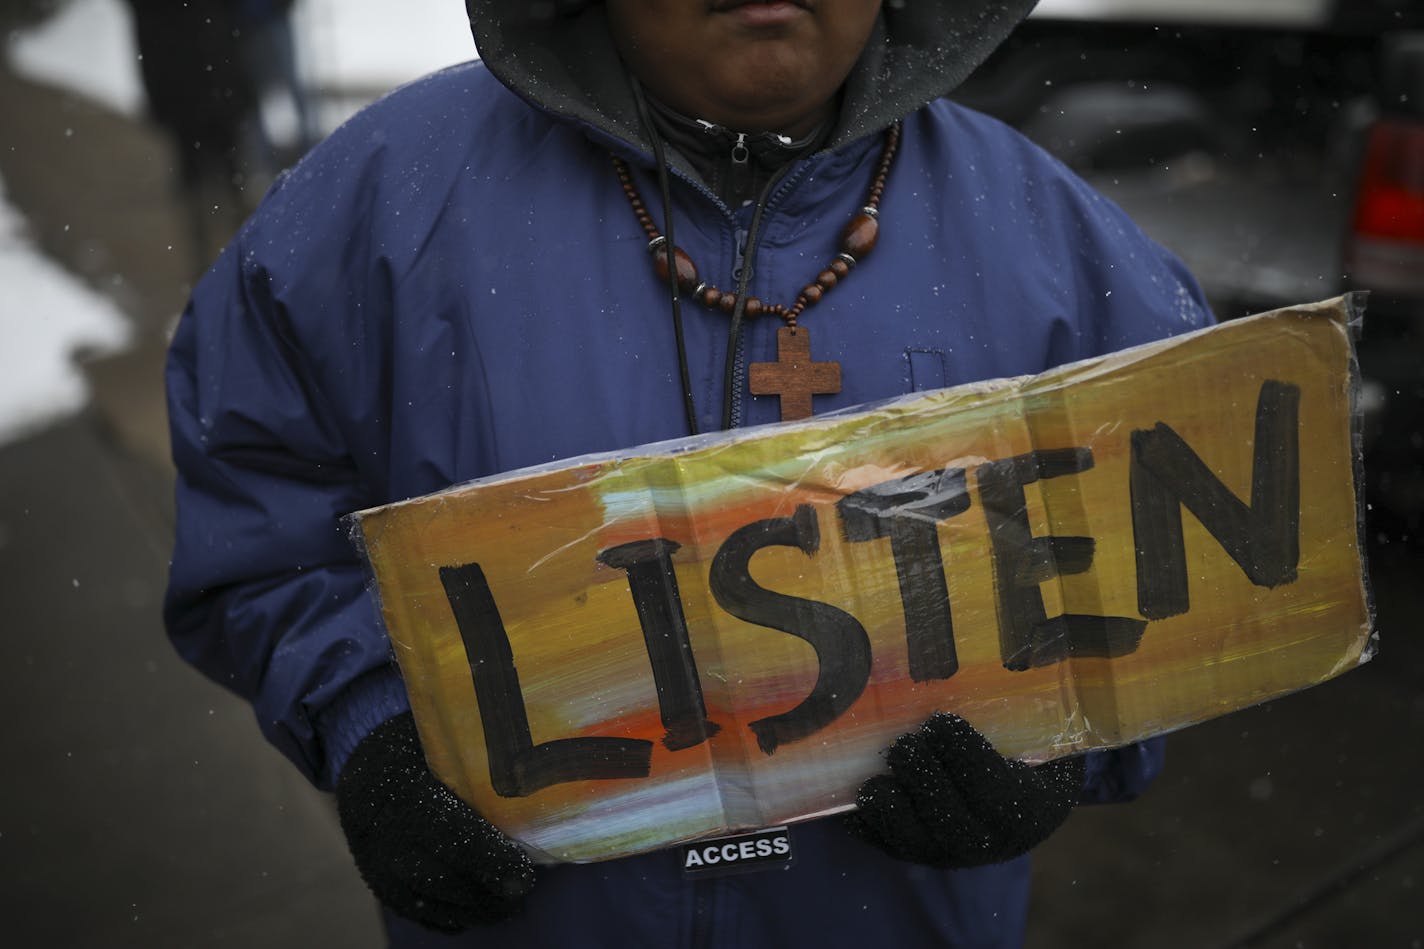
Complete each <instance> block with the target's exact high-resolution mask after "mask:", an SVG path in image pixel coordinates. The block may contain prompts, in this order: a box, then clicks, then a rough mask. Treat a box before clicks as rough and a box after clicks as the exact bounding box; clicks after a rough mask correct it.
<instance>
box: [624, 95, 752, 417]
mask: <svg viewBox="0 0 1424 949" xmlns="http://www.w3.org/2000/svg"><path fill="white" fill-rule="evenodd" d="M631 81H632V85H633V98H634V100H635V101H636V102H637V104H638V121H639V122H641V123H642V124H643V130H644V131H645V132H647V134H648V139H649V141H650V142H652V145H653V160H654V161H655V162H656V164H657V166H658V188H659V190H660V191H661V192H662V198H663V237H664V238H665V240H664V241H663V245H662V247H661V248H659V249H660V250H661V251H662V252H664V253H666V254H667V267H668V287H669V288H671V289H670V293H671V299H672V331H673V336H674V337H676V339H677V369H678V374H679V375H680V376H681V378H682V408H683V412H685V413H686V415H687V431H688V434H690V435H696V434H698V428H697V405H696V403H695V402H694V401H693V398H692V372H691V370H690V369H689V368H688V365H687V341H686V339H685V338H684V337H683V333H682V296H681V294H679V293H678V286H677V258H676V256H675V255H674V254H673V250H674V248H676V247H677V245H676V244H675V243H673V238H672V185H671V182H670V181H669V179H668V170H667V158H666V156H665V155H664V153H663V142H662V138H661V137H660V136H659V135H658V130H657V129H656V128H655V127H654V126H653V118H652V116H651V115H650V114H649V113H648V103H647V101H646V100H645V99H644V98H643V87H642V84H641V83H639V82H638V80H636V79H633V80H631ZM738 306H740V302H739V303H738ZM722 427H723V428H726V427H727V425H726V424H725V423H724V424H723V426H722Z"/></svg>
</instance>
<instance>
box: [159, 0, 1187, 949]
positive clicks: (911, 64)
mask: <svg viewBox="0 0 1424 949" xmlns="http://www.w3.org/2000/svg"><path fill="white" fill-rule="evenodd" d="M1031 6H1032V2H1031V0H1007V2H985V0H916V2H903V0H883V2H882V0H794V2H786V0H773V2H749V0H606V2H602V3H596V2H595V3H590V2H577V0H575V2H558V3H554V2H545V3H531V2H528V0H469V2H468V3H467V8H468V11H469V14H470V18H471V23H472V27H473V30H474V34H475V39H476V43H477V45H478V48H479V51H480V53H481V56H482V59H483V61H482V62H478V63H472V64H468V65H465V66H460V67H456V68H452V69H447V70H444V71H442V72H439V73H437V74H434V75H432V76H430V77H427V78H425V79H423V80H420V81H418V82H415V83H413V84H411V85H409V86H407V87H405V88H403V89H401V90H399V91H397V92H395V93H393V94H392V95H390V96H388V97H387V98H385V99H383V100H382V101H381V102H379V103H376V104H375V105H373V106H371V107H370V108H368V109H366V110H365V111H363V112H362V113H360V114H359V115H357V116H356V117H355V118H354V119H352V120H351V121H350V122H348V123H347V124H346V125H345V126H343V127H342V128H341V129H339V130H338V131H337V132H336V133H334V134H333V135H332V136H331V138H330V139H329V140H328V141H326V142H325V143H323V144H322V145H321V146H319V147H318V148H316V149H315V150H314V151H313V152H312V153H311V154H310V155H308V156H307V157H306V158H305V159H304V160H303V161H302V162H301V164H300V165H298V166H297V167H296V168H295V169H294V170H293V171H292V172H291V173H289V174H288V175H287V176H286V177H285V178H284V179H283V180H282V181H281V182H279V184H278V185H277V186H276V187H274V189H273V191H272V193H271V194H269V195H268V197H267V198H266V199H265V201H264V202H263V205H262V207H261V208H260V209H259V211H258V212H257V213H256V214H255V215H254V216H253V218H252V219H251V220H250V221H249V222H248V223H247V225H246V226H245V227H244V229H243V231H242V232H241V233H240V234H239V236H238V237H237V239H236V240H235V241H234V243H233V245H232V246H230V247H229V248H228V249H227V250H226V251H225V252H224V253H223V255H222V256H221V257H220V258H219V259H218V260H217V262H216V263H215V264H214V266H213V268H212V269H211V271H210V272H209V273H208V275H207V276H206V278H205V279H204V280H203V281H202V282H201V283H200V284H199V286H198V287H197V288H196V289H195V291H194V294H193V298H192V301H191V303H190V306H189V308H188V310H187V312H186V313H185V315H184V318H183V320H182V322H181V324H180V326H179V329H178V332H177V334H176V336H175V339H174V342H173V347H172V351H171V356H170V362H169V369H168V384H169V392H170V406H171V412H172V425H173V445H174V458H175V461H176V463H177V466H178V471H179V485H178V537H177V547H176V550H175V553H174V558H173V568H172V577H171V584H170V589H169V593H168V598H167V602H166V619H167V623H168V628H169V631H170V635H171V636H172V638H173V640H174V642H175V644H176V645H177V647H178V649H179V650H180V651H181V652H182V653H183V654H184V655H185V656H186V657H187V658H188V659H189V660H190V661H192V662H193V663H194V664H196V665H197V666H198V667H199V668H201V669H203V670H204V671H205V672H206V673H207V674H209V675H210V676H212V677H213V678H215V679H216V680H218V681H219V682H222V683H224V684H226V685H228V686H230V687H231V688H233V689H235V690H237V691H238V692H240V693H241V694H243V695H244V696H246V697H248V698H249V699H250V700H251V701H252V702H253V704H254V707H255V709H256V712H257V716H258V719H259V722H260V724H261V726H262V727H263V730H264V732H265V733H266V734H267V736H268V737H269V738H270V739H271V740H272V741H273V742H274V744H276V745H277V747H278V748H280V749H281V750H282V751H283V752H284V753H286V754H287V755H288V756H289V757H290V758H291V759H292V760H293V761H294V762H295V763H296V765H297V766H298V767H299V768H301V769H302V771H303V772H304V773H305V774H306V775H307V776H308V777H309V778H310V779H311V780H312V781H314V782H315V783H316V784H317V785H318V786H320V787H323V788H331V789H335V791H336V794H337V800H338V804H339V807H340V810H341V814H342V821H343V826H344V828H345V830H346V833H347V836H348V840H349V842H350V845H351V849H352V852H353V855H354V857H355V859H356V862H357V864H358V866H359V867H360V869H361V872H362V874H363V876H364V877H365V878H366V880H367V882H368V883H370V885H371V886H372V889H373V890H374V891H375V893H376V894H377V896H379V897H380V899H381V901H382V903H383V904H384V906H385V907H386V909H387V914H386V920H387V926H388V931H389V934H390V938H391V941H392V944H394V945H402V946H406V945H410V946H413V945H447V944H448V945H464V944H470V945H474V944H478V945H481V946H495V945H511V946H513V945H519V946H528V945H546V944H567V945H578V946H592V945H610V946H611V945H617V946H620V947H621V946H628V945H658V946H661V945H683V944H686V945H728V946H731V945H735V946H739V947H754V946H786V945H820V946H840V945H846V946H849V945H862V944H864V945H882V944H896V945H927V944H941V945H954V946H1011V945H1016V944H1017V943H1018V942H1019V941H1021V939H1022V936H1023V931H1024V916H1025V912H1026V906H1027V887H1028V878H1029V871H1028V866H1027V862H1026V858H1025V857H1024V855H1025V854H1026V853H1027V852H1028V851H1029V850H1030V849H1032V847H1033V846H1035V845H1036V844H1037V843H1039V842H1040V841H1041V840H1043V839H1044V838H1045V837H1046V836H1047V835H1048V834H1050V833H1051V832H1052V831H1053V829H1054V828H1056V827H1057V826H1058V825H1059V824H1060V823H1061V822H1062V820H1063V819H1064V818H1065V817H1066V816H1067V814H1068V812H1069V811H1070V810H1071V808H1072V807H1073V806H1074V805H1075V804H1076V803H1078V802H1080V801H1084V800H1087V801H1110V800H1121V799H1126V798H1129V797H1131V796H1133V795H1135V794H1136V793H1138V792H1140V791H1141V790H1142V789H1143V788H1144V787H1145V786H1146V784H1147V783H1149V782H1150V781H1151V779H1152V777H1153V776H1154V775H1155V773H1156V771H1157V770H1158V768H1159V767H1160V760H1161V754H1160V752H1161V749H1160V743H1149V744H1148V745H1144V746H1133V747H1129V748H1125V749H1119V750H1116V751H1113V752H1109V753H1105V754H1094V755H1088V756H1085V757H1083V758H1077V759H1068V760H1065V761H1060V762H1055V763H1052V764H1049V765H1044V766H1040V767H1037V768H1029V767H1027V766H1026V765H1023V764H1020V763H1016V762H1010V761H1007V760H1005V759H1003V758H1002V757H1001V756H999V755H998V753H997V752H995V751H994V749H993V748H992V747H990V746H989V745H988V743H987V742H985V741H984V740H983V739H982V738H981V737H980V736H979V735H978V733H977V732H976V731H975V730H974V729H973V727H972V726H971V724H970V723H968V722H965V721H964V720H962V719H959V718H956V717H954V716H950V715H939V716H935V717H934V718H932V719H931V720H930V721H928V722H926V723H925V725H924V726H923V727H922V728H921V729H919V730H917V731H915V732H913V733H911V734H909V735H906V736H904V737H903V738H901V739H900V740H899V741H898V742H896V743H895V745H894V746H893V747H892V748H890V749H888V750H887V755H886V757H887V762H886V771H885V773H884V774H883V775H881V776H879V777H876V778H873V779H871V780H870V781H869V782H867V783H866V785H865V786H864V787H863V788H862V789H861V793H860V797H859V803H860V808H859V810H858V811H856V812H854V814H852V815H851V816H850V817H848V818H826V819H821V820H815V821H810V822H807V823H805V824H801V825H797V826H794V827H792V828H790V829H789V830H788V831H785V832H782V831H780V830H777V829H768V830H767V831H765V832H764V833H761V834H755V835H752V836H750V837H747V838H743V839H741V840H736V841H714V842H698V843H697V844H694V845H692V846H690V847H684V848H681V849H678V850H673V851H663V852H654V853H649V854H642V855H638V856H634V857H628V858H624V859H618V860H611V861H607V862H602V863H595V864H587V865H557V866H541V867H539V868H537V869H536V868H535V866H534V864H533V863H532V861H531V859H530V857H529V855H528V854H526V853H525V852H524V851H523V850H522V849H521V848H520V847H519V846H518V845H517V844H515V843H514V842H512V841H510V840H509V839H507V838H506V837H504V835H502V834H501V833H500V832H499V831H498V830H497V829H495V828H494V827H492V826H491V825H490V824H489V823H487V822H486V821H484V820H483V819H482V818H481V817H480V816H479V815H478V814H477V813H476V812H475V811H474V809H473V808H471V807H470V806H469V805H468V804H466V803H465V802H464V801H462V800H460V799H459V798H457V797H455V796H454V795H453V794H452V793H451V792H449V791H448V789H446V788H445V787H444V786H443V785H441V784H440V783H439V782H438V781H437V780H436V779H435V778H434V777H433V776H432V775H431V773H430V771H429V769H428V767H427V765H426V762H425V758H424V754H423V751H422V748H421V745H420V741H419V738H418V735H417V733H416V730H415V727H414V724H413V721H412V718H411V715H410V712H409V700H408V697H407V695H406V692H405V689H404V686H403V684H402V681H401V679H400V676H399V673H398V671H397V669H396V667H395V664H394V662H393V660H392V657H391V649H390V645H389V642H388V640H387V638H386V636H385V633H384V631H383V629H382V626H381V620H380V617H379V614H378V612H377V609H376V605H375V603H374V601H373V597H372V596H371V595H370V594H369V592H368V591H367V588H366V577H365V576H364V574H363V571H362V566H361V562H360V559H359V556H358V554H357V552H356V550H355V549H354V548H353V547H352V545H351V544H350V543H349V541H348V539H347V536H346V532H345V528H344V527H343V526H342V524H341V521H340V519H341V518H342V516H344V515H346V514H348V513H350V512H352V511H356V510H359V509H363V508H369V507H373V506H376V505H380V504H383V503H386V502H389V501H392V500H397V499H402V498H409V497H415V496H419V495H423V494H428V493H431V492H433V491H436V490H439V489H442V488H445V487H447V486H449V485H452V484H457V483H460V482H463V481H468V480H471V479H474V478H478V477H482V476H486V475H490V474H493V473H497V472H502V471H508V470H512V469H515V468H520V467H524V466H528V465H532V464H537V463H543V462H548V461H550V460H552V459H561V458H570V457H573V456H577V455H581V454H585V453H589V452H595V451H607V450H616V449H622V448H628V447H631V446H635V445H640V444H645V443H649V442H653V441H658V440H663V439H668V438H676V437H680V436H686V435H689V434H697V433H701V432H709V431H715V430H718V429H726V428H732V427H737V426H746V425H754V424H764V423H773V422H776V421H778V420H782V419H792V418H800V417H804V416H806V415H808V414H811V413H822V412H825V411H828V410H832V409H838V408H843V407H847V406H853V405H859V404H863V403H867V402H871V401H874V400H878V399H883V398H886V397H889V396H894V395H898V394H902V393H906V392H911V391H919V390H926V389H933V388H939V387H943V386H948V385H954V384H959V383H963V382H969V381H974V380H979V379H986V378H993V377H1003V376H1015V375H1021V374H1028V373H1035V372H1039V371H1041V370H1043V369H1045V368H1047V367H1050V366H1053V365H1058V364H1061V363H1065V362H1071V361H1074V360H1078V359H1083V358H1087V357H1090V356H1093V355H1097V354H1101V353H1104V352H1108V351H1112V350H1116V349H1121V348H1124V347H1127V346H1131V345H1135V344H1139V343H1143V342H1146V341H1150V340H1153V339H1158V338H1162V337H1165V336H1169V335H1172V334H1175V333H1180V332H1184V331H1187V330H1192V329H1196V328H1199V327H1201V326H1204V325H1206V324H1207V323H1209V322H1210V320H1211V317H1210V314H1209V311H1208V308H1207V306H1206V305H1205V303H1204V302H1203V300H1202V296H1201V293H1200V291H1199V289H1198V288H1197V286H1196V284H1195V282H1194V281H1193V280H1192V278H1191V277H1190V276H1189V275H1188V274H1187V273H1186V272H1185V271H1184V269H1183V268H1182V266H1181V265H1180V264H1179V263H1178V262H1177V261H1176V260H1175V259H1173V258H1172V257H1171V256H1170V255H1168V254H1167V253H1166V252H1165V251H1163V250H1162V249H1161V248H1160V247H1158V246H1156V245H1155V244H1153V243H1152V242H1151V241H1149V240H1148V239H1147V238H1145V237H1144V236H1143V235H1142V234H1141V233H1140V231H1139V230H1138V229H1137V228H1136V227H1135V226H1133V224H1132V223H1131V222H1130V221H1128V220H1127V218H1126V217H1125V216H1124V215H1123V214H1122V213H1121V212H1120V211H1119V210H1118V209H1116V208H1115V207H1113V206H1112V205H1111V204H1109V203H1108V202H1107V201H1105V200H1104V199H1103V198H1101V197H1099V196H1098V195H1097V194H1095V193H1094V192H1092V191H1091V190H1090V189H1088V188H1087V187H1086V186H1085V185H1084V184H1083V183H1082V182H1081V181H1079V180H1078V179H1076V178H1075V177H1074V176H1073V175H1071V174H1070V173H1069V172H1068V171H1066V170H1065V169H1064V168H1063V167H1062V166H1061V165H1059V164H1058V163H1057V162H1055V161H1054V160H1052V159H1051V158H1049V157H1047V156H1046V155H1045V154H1044V153H1043V152H1041V151H1040V150H1039V149H1037V148H1036V147H1034V146H1033V145H1031V144H1030V143H1028V142H1026V141H1025V140H1023V139H1022V138H1020V137H1019V136H1017V135H1016V134H1015V133H1013V132H1012V131H1010V130H1008V129H1007V128H1005V127H1003V126H1002V125H1000V124H998V123H996V122H994V121H991V120H989V119H987V118H984V117H983V116H980V115H977V114H974V113H972V112H970V111H968V110H966V109H963V108H961V107H958V106H956V105H953V104H951V103H949V102H947V101H945V100H943V99H941V98H940V97H941V96H942V95H944V94H945V93H947V92H948V91H950V90H951V89H953V88H954V86H955V85H956V84H957V83H959V82H960V81H961V80H962V79H963V78H964V77H965V75H967V74H968V73H969V72H970V71H971V70H972V69H973V68H974V67H975V66H976V65H977V64H978V63H979V62H981V61H982V60H983V59H984V58H985V57H986V56H987V55H988V54H989V53H990V52H991V51H992V50H993V48H994V47H995V46H996V45H997V44H998V43H999V42H1001V41H1002V40H1003V38H1004V37H1005V36H1006V35H1007V34H1008V33H1009V31H1010V30H1011V29H1012V28H1013V27H1014V25H1015V24H1016V23H1017V22H1018V21H1019V20H1020V19H1021V18H1022V17H1023V16H1025V15H1026V13H1027V11H1028V9H1029V8H1030V7H1031ZM709 868H712V869H715V870H716V871H717V872H718V873H720V874H721V875H715V876H698V875H696V874H697V872H698V871H705V870H708V869H709ZM755 870H760V872H751V871H755ZM738 871H740V872H738ZM466 930H468V932H466V933H465V934H464V935H463V936H460V935H449V936H448V937H442V936H439V935H437V934H436V932H434V931H441V932H444V933H449V934H458V933H460V932H461V931H466ZM462 940H464V941H462Z"/></svg>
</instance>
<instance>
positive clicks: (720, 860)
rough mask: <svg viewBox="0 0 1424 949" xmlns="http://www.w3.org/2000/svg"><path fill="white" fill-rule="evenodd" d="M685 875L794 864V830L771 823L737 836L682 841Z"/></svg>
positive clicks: (731, 871)
mask: <svg viewBox="0 0 1424 949" xmlns="http://www.w3.org/2000/svg"><path fill="white" fill-rule="evenodd" d="M677 853H678V855H679V856H680V857H681V858H682V872H683V875H684V876H689V877H699V876H722V875H725V874H729V873H753V872H755V871H757V870H778V869H785V868H786V867H789V866H791V863H792V859H793V854H792V852H791V831H790V830H789V829H788V828H786V827H772V828H769V829H767V830H758V831H755V832H754V833H750V834H738V835H737V836H735V837H714V838H711V839H709V840H699V841H696V842H695V843H690V844H683V845H682V846H681V847H679V848H678V850H677Z"/></svg>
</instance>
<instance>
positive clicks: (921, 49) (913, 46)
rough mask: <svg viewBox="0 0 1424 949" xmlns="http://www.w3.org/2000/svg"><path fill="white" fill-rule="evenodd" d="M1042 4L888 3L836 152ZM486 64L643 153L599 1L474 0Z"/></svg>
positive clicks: (950, 81) (948, 79) (474, 24)
mask: <svg viewBox="0 0 1424 949" xmlns="http://www.w3.org/2000/svg"><path fill="white" fill-rule="evenodd" d="M1036 2H1037V0H886V3H885V7H884V9H883V11H882V13H881V16H880V22H879V23H878V24H877V26H876V29H875V31H874V33H872V35H871V38H870V42H869V43H868V44H867V46H866V50H865V52H864V53H863V54H862V56H861V58H860V61H859V62H858V63H857V64H856V67H855V69H854V70H853V71H852V73H851V75H850V78H849V79H848V80H847V81H846V90H845V98H844V100H843V103H842V108H841V115H840V121H839V124H838V125H837V128H836V130H835V133H834V135H833V136H832V138H831V140H830V142H829V145H830V146H832V147H834V146H837V145H841V144H844V143H845V142H849V141H852V140H854V139H857V138H860V137H861V136H864V135H868V134H871V133H873V132H876V131H879V130H880V129H883V128H884V127H885V126H886V125H888V124H890V123H891V122H893V121H895V120H896V119H899V118H903V117H904V116H905V115H908V114H909V113H910V112H913V111H914V110H915V109H917V108H919V107H920V106H922V105H924V104H925V103H926V102H930V101H932V100H934V99H937V98H939V97H940V96H943V95H945V94H946V93H948V92H950V91H951V90H952V89H954V88H955V87H956V86H958V85H959V84H960V83H961V82H963V81H964V79H965V77H966V76H968V75H969V73H970V72H971V71H972V70H973V69H974V68H975V67H976V66H978V65H979V64H980V63H981V62H983V61H984V59H985V58H987V57H988V55H989V54H990V53H991V52H993V50H994V48H995V47H997V46H998V45H999V44H1000V43H1001V42H1003V40H1004V38H1005V37H1007V36H1008V35H1009V33H1010V31H1012V30H1013V28H1014V27H1015V26H1017V25H1018V24H1019V22H1020V21H1021V20H1022V19H1023V18H1024V17H1025V16H1027V15H1028V12H1029V11H1030V10H1031V9H1032V8H1033V6H1034V4H1035V3H1036ZM465 9H466V11H467V12H468V13H469V16H470V28H471V31H472V32H473V33H474V37H475V45H476V47H477V48H478V50H479V53H480V58H481V59H483V60H484V62H485V64H486V65H487V66H488V67H489V69H490V71H491V72H493V73H494V74H495V76H497V77H498V78H499V80H500V81H501V82H503V83H504V84H505V85H506V86H508V87H509V88H510V89H511V90H513V91H514V92H515V93H516V94H518V95H519V96H521V97H523V98H524V99H525V100H527V101H528V102H530V103H531V104H533V105H535V106H537V107H539V108H542V109H545V110H547V111H549V112H552V113H554V114H556V115H560V116H564V117H567V118H570V119H573V120H575V121H578V122H582V123H585V124H587V125H590V126H592V127H594V128H597V129H600V130H602V131H604V132H606V133H608V134H611V135H613V136H615V137H616V138H619V139H622V140H623V141H626V142H629V143H631V144H633V145H635V146H637V147H639V148H641V149H644V150H646V149H648V147H649V146H648V143H647V141H646V139H645V136H644V133H643V131H642V129H641V127H640V126H639V123H638V119H637V112H636V109H635V107H634V102H633V95H632V92H631V89H630V86H629V84H628V80H627V77H626V73H625V70H624V68H623V65H622V62H621V60H620V59H619V57H618V53H617V51H616V50H615V49H614V45H613V40H612V37H611V36H610V35H609V32H608V20H607V16H606V15H605V12H604V8H603V4H602V3H601V2H596V0H466V2H465Z"/></svg>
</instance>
